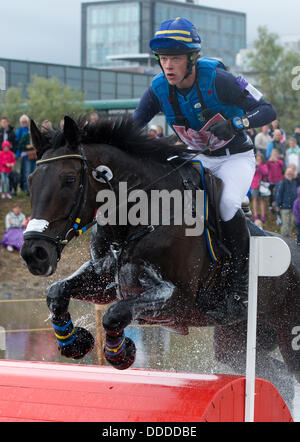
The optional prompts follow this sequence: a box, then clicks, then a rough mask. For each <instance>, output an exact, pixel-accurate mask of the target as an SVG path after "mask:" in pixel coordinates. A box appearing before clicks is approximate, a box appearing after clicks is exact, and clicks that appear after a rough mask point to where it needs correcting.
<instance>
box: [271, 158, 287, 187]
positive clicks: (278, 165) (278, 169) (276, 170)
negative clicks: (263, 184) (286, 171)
mask: <svg viewBox="0 0 300 442" xmlns="http://www.w3.org/2000/svg"><path fill="white" fill-rule="evenodd" d="M267 165H268V169H269V183H272V184H277V183H280V181H282V180H283V178H284V176H283V173H282V168H283V161H282V160H277V161H272V160H268V161H267Z"/></svg>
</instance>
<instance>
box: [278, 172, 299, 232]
mask: <svg viewBox="0 0 300 442" xmlns="http://www.w3.org/2000/svg"><path fill="white" fill-rule="evenodd" d="M295 199H297V180H296V179H295V178H294V171H293V169H290V168H289V167H288V168H287V169H286V171H285V175H284V179H283V180H282V181H281V182H280V184H279V185H278V189H277V193H276V204H277V207H278V209H280V212H281V219H282V224H281V231H280V233H281V235H282V236H285V237H286V238H290V237H291V235H292V231H293V227H294V225H295V219H294V214H293V205H294V201H295Z"/></svg>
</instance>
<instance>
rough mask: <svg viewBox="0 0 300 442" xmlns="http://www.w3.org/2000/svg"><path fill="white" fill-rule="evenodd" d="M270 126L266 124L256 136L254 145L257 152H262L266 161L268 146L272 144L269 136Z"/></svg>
mask: <svg viewBox="0 0 300 442" xmlns="http://www.w3.org/2000/svg"><path fill="white" fill-rule="evenodd" d="M268 132H269V126H268V125H267V124H266V125H265V126H263V127H262V128H261V132H260V133H259V134H257V135H256V137H255V140H254V145H255V147H256V152H261V153H262V154H263V155H264V157H265V160H266V159H267V148H268V145H269V144H270V143H271V141H272V138H271V136H270V135H269V133H268Z"/></svg>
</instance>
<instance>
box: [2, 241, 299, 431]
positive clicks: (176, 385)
mask: <svg viewBox="0 0 300 442" xmlns="http://www.w3.org/2000/svg"><path fill="white" fill-rule="evenodd" d="M278 252H280V253H278ZM276 256H280V257H281V259H280V260H278V259H277V260H275V263H274V257H276ZM289 262H290V252H289V249H288V247H287V246H286V244H285V243H284V242H283V241H282V240H280V239H278V238H273V237H269V238H260V237H256V238H251V241H250V268H249V273H250V278H249V309H248V339H247V364H246V365H247V368H246V377H244V376H232V375H215V374H196V373H193V374H191V373H173V372H171V373H170V372H160V371H154V370H152V371H150V370H141V369H134V368H132V369H128V370H126V371H124V372H123V371H117V370H116V369H114V368H110V367H105V366H91V365H79V364H78V365H77V364H76V365H75V364H56V363H44V362H33V361H10V360H0V421H2V422H11V421H13V422H21V421H26V422H28V421H42V422H49V421H50V422H59V421H60V422H244V421H247V422H252V421H255V422H291V421H292V420H293V419H292V416H291V414H290V412H289V409H288V407H287V405H286V404H285V402H284V400H283V398H282V397H281V396H280V394H279V392H278V391H277V389H276V388H275V387H274V386H273V385H272V384H271V383H270V382H268V381H266V380H264V379H259V378H256V377H255V350H256V310H257V279H258V276H278V275H280V274H282V273H284V272H285V271H286V269H287V268H288V266H289Z"/></svg>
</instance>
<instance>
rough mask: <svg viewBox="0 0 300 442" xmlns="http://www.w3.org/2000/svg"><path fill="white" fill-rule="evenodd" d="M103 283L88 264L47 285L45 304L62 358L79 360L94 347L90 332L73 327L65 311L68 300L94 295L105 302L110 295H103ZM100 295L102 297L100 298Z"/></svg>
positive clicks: (92, 266)
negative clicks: (48, 286)
mask: <svg viewBox="0 0 300 442" xmlns="http://www.w3.org/2000/svg"><path fill="white" fill-rule="evenodd" d="M104 284H105V277H103V278H101V277H100V276H99V274H96V272H95V268H94V265H93V263H92V262H91V261H89V262H87V263H86V264H84V265H83V266H82V267H81V268H80V269H79V270H77V271H76V272H75V273H74V274H73V275H72V276H70V277H68V278H66V279H64V280H61V281H58V282H56V283H55V284H52V285H51V286H50V288H49V290H48V294H47V305H48V308H49V310H50V312H51V321H52V325H53V328H54V332H55V336H56V339H57V342H58V345H59V350H60V352H61V354H62V355H63V356H65V357H68V358H73V359H79V358H82V357H83V356H85V355H86V354H87V353H88V352H89V351H91V350H92V348H93V347H94V338H93V336H92V335H91V333H90V332H89V331H88V330H86V329H84V328H82V327H74V325H73V322H72V319H71V316H70V313H69V312H68V308H69V302H70V298H71V297H72V298H79V299H85V298H88V299H90V298H91V297H93V296H94V297H95V298H96V297H97V296H98V297H99V298H101V299H100V300H102V301H103V303H106V302H109V301H110V298H112V295H111V293H109V292H105V287H104ZM103 293H104V294H103ZM99 294H100V295H99ZM101 294H103V295H102V297H101Z"/></svg>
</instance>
